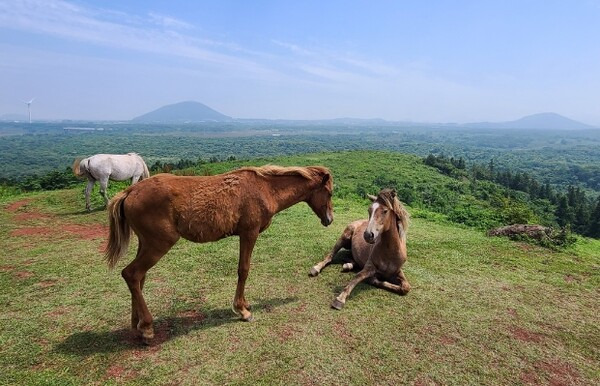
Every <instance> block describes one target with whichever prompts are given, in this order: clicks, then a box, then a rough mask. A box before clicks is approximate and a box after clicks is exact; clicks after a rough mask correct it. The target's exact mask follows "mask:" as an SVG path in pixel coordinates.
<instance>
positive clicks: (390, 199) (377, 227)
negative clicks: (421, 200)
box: [363, 189, 409, 244]
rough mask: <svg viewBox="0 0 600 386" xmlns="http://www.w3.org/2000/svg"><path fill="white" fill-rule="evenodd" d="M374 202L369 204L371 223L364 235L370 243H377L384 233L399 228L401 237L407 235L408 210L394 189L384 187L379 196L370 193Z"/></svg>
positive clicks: (370, 197)
mask: <svg viewBox="0 0 600 386" xmlns="http://www.w3.org/2000/svg"><path fill="white" fill-rule="evenodd" d="M368 197H369V199H370V200H371V201H373V203H372V204H371V205H370V206H369V223H368V225H367V229H365V233H364V234H363V237H364V238H365V241H366V242H367V243H369V244H375V243H376V242H377V240H378V239H379V237H380V236H381V234H382V233H384V232H385V231H388V230H390V229H392V228H393V229H397V230H398V233H399V235H400V238H401V239H404V238H405V237H406V230H407V228H408V218H409V215H408V212H407V211H406V209H404V207H403V206H402V204H401V203H400V201H399V200H398V197H396V191H395V190H394V189H383V190H382V191H381V192H379V194H378V195H377V197H375V196H372V195H370V194H369V195H368Z"/></svg>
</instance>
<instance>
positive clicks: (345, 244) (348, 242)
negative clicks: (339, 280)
mask: <svg viewBox="0 0 600 386" xmlns="http://www.w3.org/2000/svg"><path fill="white" fill-rule="evenodd" d="M353 233H354V227H352V226H348V227H346V229H344V233H342V235H341V236H340V238H339V239H338V240H337V241H336V243H335V245H334V246H333V249H332V250H331V252H329V253H328V254H327V255H325V258H324V259H323V261H321V262H320V263H317V264H315V265H314V266H313V267H312V268H311V269H310V273H309V275H310V276H313V277H314V276H317V275H318V274H319V273H320V272H321V270H322V269H323V268H325V267H326V266H327V265H328V264H329V263H331V260H333V257H334V256H335V255H336V253H338V252H339V251H340V249H342V248H346V249H350V248H351V247H352V235H353ZM351 269H352V268H350V270H351Z"/></svg>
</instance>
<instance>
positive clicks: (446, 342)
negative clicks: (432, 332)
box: [440, 335, 456, 346]
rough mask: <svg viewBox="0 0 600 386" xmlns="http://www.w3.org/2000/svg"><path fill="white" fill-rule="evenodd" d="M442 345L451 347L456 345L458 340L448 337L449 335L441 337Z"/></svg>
mask: <svg viewBox="0 0 600 386" xmlns="http://www.w3.org/2000/svg"><path fill="white" fill-rule="evenodd" d="M440 343H441V344H443V345H445V346H449V345H453V344H455V343H456V339H454V338H453V337H451V336H448V335H442V336H441V337H440Z"/></svg>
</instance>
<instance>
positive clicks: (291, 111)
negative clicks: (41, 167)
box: [0, 0, 600, 126]
mask: <svg viewBox="0 0 600 386" xmlns="http://www.w3.org/2000/svg"><path fill="white" fill-rule="evenodd" d="M599 16H600V1H597V0H579V1H572V2H560V1H537V0H535V1H505V2H498V3H496V2H493V3H488V2H485V3H484V2H476V1H459V2H452V3H448V4H439V3H438V2H431V1H423V2H411V3H408V2H393V1H382V2H377V3H364V2H358V1H329V2H314V1H307V2H301V3H287V2H286V3H273V2H267V1H256V2H238V1H203V2H200V3H189V2H180V1H172V2H160V1H147V2H144V3H143V4H130V3H129V2H125V3H122V2H118V1H113V0H110V1H102V2H100V1H85V0H82V1H56V0H49V1H41V0H39V1H37V0H23V1H20V0H16V1H4V0H0V31H1V33H0V50H1V51H2V56H1V59H0V68H1V69H2V71H0V88H1V89H2V90H3V92H2V93H0V116H2V115H5V114H20V115H26V114H27V106H26V105H25V104H24V103H23V101H27V100H30V99H31V98H35V101H34V102H33V104H32V118H33V119H34V120H35V119H50V120H56V119H73V120H79V119H82V120H130V119H132V118H134V117H136V116H138V115H142V114H144V113H147V112H149V111H152V110H154V109H156V108H159V107H161V106H164V105H168V104H173V103H177V102H181V101H186V100H192V101H198V102H201V103H204V104H206V105H207V106H209V107H211V108H213V109H215V110H217V111H219V112H221V113H223V114H225V115H228V116H231V117H235V118H264V119H331V118H341V117H352V118H363V119H369V118H382V119H385V120H389V121H415V122H457V123H466V122H483V121H496V122H497V121H511V120H515V119H519V118H521V117H523V116H526V115H531V114H536V113H542V112H555V113H558V114H560V115H563V116H565V117H568V118H571V119H574V120H577V121H580V122H583V123H586V124H590V125H594V126H600V110H599V109H598V108H597V101H598V99H599V98H598V96H599V95H598V93H599V92H600V91H599V90H600V67H598V65H597V64H598V63H599V62H600V61H599V59H600V45H598V44H597V36H600V23H598V21H599V19H600V17H599Z"/></svg>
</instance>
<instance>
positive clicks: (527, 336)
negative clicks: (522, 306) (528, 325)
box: [511, 327, 544, 343]
mask: <svg viewBox="0 0 600 386" xmlns="http://www.w3.org/2000/svg"><path fill="white" fill-rule="evenodd" d="M511 333H512V336H513V337H514V338H515V339H517V340H520V341H522V342H533V343H540V342H541V341H543V340H544V335H542V334H539V333H537V332H533V331H529V330H527V329H525V328H521V327H515V328H513V329H512V330H511Z"/></svg>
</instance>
